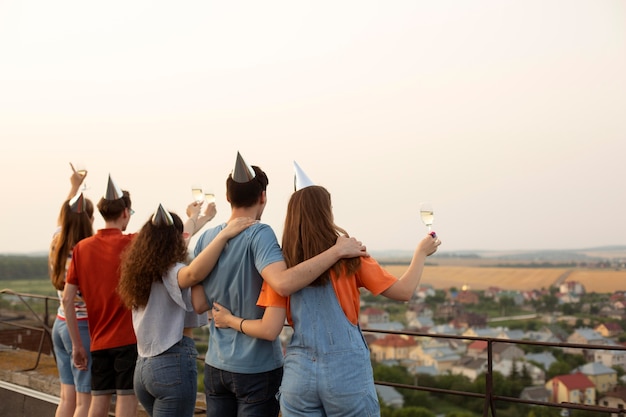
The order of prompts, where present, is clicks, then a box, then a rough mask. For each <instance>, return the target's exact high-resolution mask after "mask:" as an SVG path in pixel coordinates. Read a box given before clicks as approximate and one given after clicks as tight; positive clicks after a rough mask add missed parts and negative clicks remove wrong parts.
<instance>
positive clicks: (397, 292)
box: [382, 234, 441, 301]
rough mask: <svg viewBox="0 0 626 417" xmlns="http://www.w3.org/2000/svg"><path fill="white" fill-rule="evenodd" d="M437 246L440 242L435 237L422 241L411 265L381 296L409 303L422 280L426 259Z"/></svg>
mask: <svg viewBox="0 0 626 417" xmlns="http://www.w3.org/2000/svg"><path fill="white" fill-rule="evenodd" d="M439 245H441V241H440V240H439V239H438V238H437V237H436V236H433V235H430V234H429V235H427V236H426V237H425V238H424V239H422V240H421V241H420V242H419V244H418V245H417V247H416V248H415V252H413V258H412V259H411V264H410V265H409V267H408V268H407V270H406V271H405V272H404V274H402V277H400V279H399V280H398V281H396V283H395V284H393V285H392V286H391V287H389V288H387V289H386V290H385V291H383V293H382V294H383V295H384V296H385V297H387V298H391V299H393V300H398V301H409V300H410V299H411V297H412V296H413V294H414V293H415V290H416V289H417V286H418V284H419V283H420V280H421V279H422V272H423V271H424V263H425V261H426V257H428V256H430V255H432V254H433V253H435V252H436V251H437V247H438V246H439Z"/></svg>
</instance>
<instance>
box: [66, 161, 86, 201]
mask: <svg viewBox="0 0 626 417" xmlns="http://www.w3.org/2000/svg"><path fill="white" fill-rule="evenodd" d="M70 167H71V168H72V175H71V176H70V184H71V186H70V193H69V194H68V195H67V199H68V200H69V199H71V198H72V197H74V196H75V195H76V194H77V193H78V189H79V188H80V185H81V184H82V183H83V181H85V177H86V176H87V171H85V173H84V174H79V173H78V171H76V169H74V165H72V163H71V162H70Z"/></svg>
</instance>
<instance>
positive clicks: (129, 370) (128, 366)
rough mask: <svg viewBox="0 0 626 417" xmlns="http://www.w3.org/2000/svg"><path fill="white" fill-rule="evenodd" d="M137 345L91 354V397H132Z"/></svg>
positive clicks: (97, 351)
mask: <svg viewBox="0 0 626 417" xmlns="http://www.w3.org/2000/svg"><path fill="white" fill-rule="evenodd" d="M136 363H137V345H136V344H133V345H127V346H120V347H117V348H111V349H102V350H96V351H94V352H91V395H110V394H117V395H134V394H135V391H133V375H134V373H135V364H136Z"/></svg>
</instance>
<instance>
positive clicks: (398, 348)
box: [369, 334, 418, 362]
mask: <svg viewBox="0 0 626 417" xmlns="http://www.w3.org/2000/svg"><path fill="white" fill-rule="evenodd" d="M417 346H418V345H417V342H416V341H415V338H413V337H410V336H401V335H398V334H388V335H386V336H385V337H381V338H379V339H376V340H374V341H373V342H371V343H370V345H369V348H370V352H371V356H372V357H373V358H374V359H375V360H376V361H379V362H380V361H386V360H402V359H410V358H411V355H413V354H414V353H415V351H416V350H417Z"/></svg>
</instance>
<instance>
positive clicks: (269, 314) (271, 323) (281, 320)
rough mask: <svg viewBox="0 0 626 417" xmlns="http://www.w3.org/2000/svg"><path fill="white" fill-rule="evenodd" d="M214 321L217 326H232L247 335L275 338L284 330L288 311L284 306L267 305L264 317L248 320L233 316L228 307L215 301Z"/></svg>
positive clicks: (267, 338)
mask: <svg viewBox="0 0 626 417" xmlns="http://www.w3.org/2000/svg"><path fill="white" fill-rule="evenodd" d="M212 312H213V321H214V322H215V327H220V328H229V327H230V328H231V329H234V330H236V331H238V332H241V333H243V334H245V335H248V336H251V337H256V338H259V339H265V340H270V341H271V340H274V339H276V338H277V337H278V335H279V334H280V332H281V331H282V330H283V326H284V324H285V318H286V317H287V311H286V310H285V308H283V307H266V308H265V312H264V313H263V317H262V318H260V319H256V320H248V319H245V318H242V317H237V316H233V314H232V313H231V312H230V310H228V309H227V308H226V307H224V306H222V305H220V304H219V303H218V302H213V310H212Z"/></svg>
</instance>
